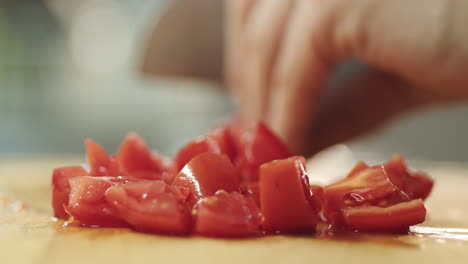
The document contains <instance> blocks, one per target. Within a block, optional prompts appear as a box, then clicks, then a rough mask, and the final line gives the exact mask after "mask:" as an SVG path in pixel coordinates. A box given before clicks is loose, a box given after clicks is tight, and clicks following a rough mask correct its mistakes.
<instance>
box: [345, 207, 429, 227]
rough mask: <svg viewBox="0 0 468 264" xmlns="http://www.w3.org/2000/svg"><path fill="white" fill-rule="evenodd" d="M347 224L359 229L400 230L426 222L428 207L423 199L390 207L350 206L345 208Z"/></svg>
mask: <svg viewBox="0 0 468 264" xmlns="http://www.w3.org/2000/svg"><path fill="white" fill-rule="evenodd" d="M343 215H344V219H345V222H346V225H347V227H348V228H349V229H351V230H358V231H380V232H383V231H399V230H403V229H407V228H408V227H410V226H412V225H416V224H420V223H422V222H424V220H425V219H426V208H425V207H424V203H423V201H422V199H416V200H413V201H410V202H401V203H398V204H396V205H392V206H390V207H386V208H382V207H378V206H362V207H350V208H346V209H343Z"/></svg>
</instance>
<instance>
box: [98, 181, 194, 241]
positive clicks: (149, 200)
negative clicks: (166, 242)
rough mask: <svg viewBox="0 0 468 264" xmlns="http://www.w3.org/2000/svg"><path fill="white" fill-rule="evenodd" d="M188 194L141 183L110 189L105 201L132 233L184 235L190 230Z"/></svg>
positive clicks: (152, 183)
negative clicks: (137, 231) (129, 226)
mask: <svg viewBox="0 0 468 264" xmlns="http://www.w3.org/2000/svg"><path fill="white" fill-rule="evenodd" d="M188 195H189V191H188V190H187V189H184V188H178V187H174V186H170V185H168V184H166V183H165V182H163V181H142V182H136V183H127V184H120V185H115V186H113V187H110V188H109V189H108V190H107V192H106V194H105V198H106V201H107V202H108V204H109V205H110V206H111V207H112V208H113V209H114V210H115V211H117V213H118V215H119V216H120V217H122V218H123V219H124V220H125V221H126V222H128V223H129V224H130V225H131V226H133V227H134V228H135V229H138V230H143V231H149V232H155V233H164V234H176V235H182V234H187V233H188V232H189V231H190V229H191V225H192V224H191V221H192V218H191V215H190V209H189V207H188V206H187V202H186V201H187V198H188Z"/></svg>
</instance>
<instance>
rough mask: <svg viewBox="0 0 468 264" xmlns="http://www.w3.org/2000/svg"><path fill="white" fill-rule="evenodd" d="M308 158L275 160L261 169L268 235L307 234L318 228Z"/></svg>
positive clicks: (261, 192)
mask: <svg viewBox="0 0 468 264" xmlns="http://www.w3.org/2000/svg"><path fill="white" fill-rule="evenodd" d="M311 200H312V193H311V192H310V189H309V186H308V176H307V173H306V171H305V159H304V157H291V158H288V159H284V160H275V161H272V162H269V163H266V164H263V165H262V166H261V167H260V210H261V213H262V215H263V219H264V221H263V228H264V229H265V230H267V231H280V232H307V231H312V230H313V229H314V228H315V225H316V222H317V213H318V210H317V208H314V207H313V204H312V203H311Z"/></svg>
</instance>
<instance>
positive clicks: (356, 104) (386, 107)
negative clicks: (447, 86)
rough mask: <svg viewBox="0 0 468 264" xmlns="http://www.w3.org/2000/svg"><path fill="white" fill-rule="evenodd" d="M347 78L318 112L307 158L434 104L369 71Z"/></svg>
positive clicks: (392, 79)
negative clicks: (403, 114) (406, 113)
mask: <svg viewBox="0 0 468 264" xmlns="http://www.w3.org/2000/svg"><path fill="white" fill-rule="evenodd" d="M348 75H350V76H348V77H346V78H343V79H342V80H340V82H339V84H338V85H336V86H334V87H328V88H331V89H328V91H330V92H331V93H329V94H328V95H327V96H326V98H323V99H324V100H322V105H321V108H320V110H319V111H318V112H317V116H316V118H315V123H314V126H313V129H312V133H310V135H309V139H312V140H311V141H309V142H307V144H308V148H307V150H308V151H307V153H306V154H308V155H310V154H314V153H316V152H318V151H320V150H322V149H324V148H326V147H328V146H331V145H333V144H336V143H339V142H343V141H347V140H351V139H353V138H355V137H357V136H362V135H363V134H365V133H369V132H372V131H374V130H376V129H378V128H379V127H381V126H382V125H384V124H385V123H386V122H387V121H389V120H391V119H392V118H395V117H396V116H398V115H399V114H401V113H404V112H407V111H409V110H411V109H414V108H418V107H421V106H423V105H426V104H429V103H432V102H433V101H431V100H428V99H429V98H427V97H425V96H424V95H422V94H421V93H417V92H414V91H416V90H417V89H415V87H412V86H410V85H409V84H408V83H407V82H404V81H402V80H401V79H400V78H397V77H395V76H393V75H389V74H385V73H383V72H379V71H375V70H371V69H368V68H365V69H361V70H355V71H353V72H351V73H349V74H348ZM313 139H320V140H313Z"/></svg>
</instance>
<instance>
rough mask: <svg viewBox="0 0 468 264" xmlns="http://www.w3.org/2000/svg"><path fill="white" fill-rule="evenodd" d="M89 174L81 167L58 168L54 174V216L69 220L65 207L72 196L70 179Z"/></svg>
mask: <svg viewBox="0 0 468 264" xmlns="http://www.w3.org/2000/svg"><path fill="white" fill-rule="evenodd" d="M87 175H88V172H87V171H86V170H85V169H84V168H83V167H81V166H73V167H63V168H56V169H54V171H53V173H52V208H53V209H54V216H55V217H57V218H60V219H68V217H69V215H68V213H67V212H65V209H64V206H66V205H68V197H69V195H70V183H69V182H68V180H69V179H72V178H75V177H80V176H87Z"/></svg>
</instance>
